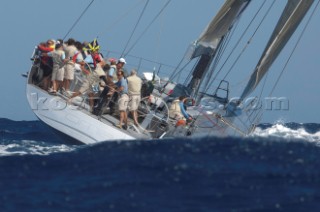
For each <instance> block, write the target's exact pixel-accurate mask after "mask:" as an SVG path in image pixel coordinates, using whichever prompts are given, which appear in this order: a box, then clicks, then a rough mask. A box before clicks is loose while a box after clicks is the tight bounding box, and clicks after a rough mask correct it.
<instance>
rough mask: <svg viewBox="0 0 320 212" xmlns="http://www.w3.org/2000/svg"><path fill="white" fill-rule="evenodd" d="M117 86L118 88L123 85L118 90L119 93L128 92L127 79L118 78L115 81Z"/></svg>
mask: <svg viewBox="0 0 320 212" xmlns="http://www.w3.org/2000/svg"><path fill="white" fill-rule="evenodd" d="M116 85H117V87H118V88H120V87H123V89H122V91H120V92H119V93H120V95H122V94H128V82H127V80H126V79H125V78H124V77H122V79H121V80H119V81H118V82H117V83H116Z"/></svg>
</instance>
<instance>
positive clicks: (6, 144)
mask: <svg viewBox="0 0 320 212" xmlns="http://www.w3.org/2000/svg"><path fill="white" fill-rule="evenodd" d="M76 148H77V146H72V145H65V144H59V145H53V144H50V143H47V142H44V141H42V142H39V141H33V140H3V141H2V142H0V156H16V155H50V154H53V153H61V152H71V151H74V150H75V149H76Z"/></svg>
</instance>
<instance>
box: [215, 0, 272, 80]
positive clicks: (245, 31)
mask: <svg viewBox="0 0 320 212" xmlns="http://www.w3.org/2000/svg"><path fill="white" fill-rule="evenodd" d="M275 1H276V0H274V1H273V3H272V4H271V6H270V7H269V9H268V11H267V13H266V14H265V16H264V17H263V19H262V20H261V22H260V24H259V25H258V27H257V29H256V30H255V32H254V33H253V35H252V36H251V37H250V39H249V40H248V41H247V44H246V46H245V47H244V48H243V50H242V52H241V53H240V55H239V56H238V58H237V59H236V61H235V62H234V63H233V65H232V67H231V68H230V69H229V71H228V72H227V74H226V75H225V76H224V78H223V80H225V79H226V77H227V76H228V75H229V73H230V72H231V70H232V69H233V67H234V66H235V64H236V63H237V61H238V60H239V59H240V57H241V55H242V54H243V52H244V51H245V49H246V48H247V47H248V45H249V44H250V43H251V40H252V39H253V37H254V36H255V34H256V32H257V31H258V29H259V28H260V26H261V25H262V23H263V21H264V19H265V18H266V16H267V14H268V13H269V12H270V10H271V8H272V6H273V5H274V3H275ZM265 3H266V0H265V1H264V2H263V3H262V5H261V6H260V8H259V10H258V11H257V13H256V14H255V15H254V17H253V18H252V19H251V22H250V23H249V25H248V26H247V28H246V29H245V30H244V32H243V33H242V35H241V37H240V38H239V40H238V41H237V43H236V45H235V46H234V47H233V49H232V51H231V52H230V54H229V55H228V57H227V59H226V60H225V62H224V63H223V65H222V66H221V68H220V69H219V71H218V72H217V74H216V77H215V78H213V79H212V80H211V83H210V86H211V85H212V84H213V83H214V81H215V80H216V78H217V76H218V75H219V74H220V72H221V71H222V69H223V67H224V66H225V65H226V63H227V62H228V60H229V58H230V57H231V55H232V54H233V52H234V50H235V49H236V48H237V47H238V45H239V44H240V41H241V40H242V39H243V37H244V35H245V34H246V33H247V31H248V30H249V28H250V26H251V25H252V24H253V21H254V20H255V19H256V17H257V15H258V14H259V13H260V11H261V9H262V8H263V6H264V4H265Z"/></svg>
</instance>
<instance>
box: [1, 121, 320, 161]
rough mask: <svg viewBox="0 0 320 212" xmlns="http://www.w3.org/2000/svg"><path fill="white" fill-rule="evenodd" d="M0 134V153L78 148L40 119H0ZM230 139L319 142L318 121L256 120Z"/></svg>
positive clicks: (166, 141)
mask: <svg viewBox="0 0 320 212" xmlns="http://www.w3.org/2000/svg"><path fill="white" fill-rule="evenodd" d="M0 136H1V139H0V156H10V155H50V154H54V153H64V152H71V151H75V150H77V149H78V148H81V147H80V146H77V145H71V144H70V143H67V142H65V141H64V140H62V139H61V138H60V137H58V136H56V135H55V134H54V133H53V132H52V131H51V130H50V128H47V127H46V126H45V125H44V124H42V123H41V122H40V121H11V120H8V119H0ZM230 139H232V140H237V141H243V140H246V141H249V142H250V141H251V140H254V141H258V142H259V141H261V142H262V143H263V142H271V141H273V140H276V141H280V142H288V141H292V140H302V141H306V142H312V143H316V145H318V144H319V145H320V124H316V123H314V124H312V123H310V124H299V123H285V124H284V123H276V124H269V123H266V124H260V125H259V126H258V127H257V128H256V130H255V131H254V133H253V134H252V135H251V136H249V137H247V138H229V140H230ZM178 140H180V139H178ZM188 140H195V139H188ZM196 140H199V139H196ZM200 140H201V139H200ZM205 140H208V139H202V141H204V142H205ZM209 140H214V141H215V142H218V141H220V140H224V139H222V138H211V139H209ZM147 142H148V141H147ZM153 142H154V141H153ZM111 143H113V144H116V145H118V146H119V142H105V143H103V144H102V145H103V146H107V147H108V148H109V147H110V146H113V144H111ZM120 143H127V142H120ZM129 143H130V142H129ZM140 143H141V142H139V141H138V142H131V144H132V145H140ZM159 143H160V144H161V143H174V142H172V140H171V139H168V140H164V141H162V142H159ZM131 144H130V145H131ZM142 144H146V142H142ZM172 145H174V144H172ZM85 148H88V149H91V148H93V147H92V145H87V146H86V147H85Z"/></svg>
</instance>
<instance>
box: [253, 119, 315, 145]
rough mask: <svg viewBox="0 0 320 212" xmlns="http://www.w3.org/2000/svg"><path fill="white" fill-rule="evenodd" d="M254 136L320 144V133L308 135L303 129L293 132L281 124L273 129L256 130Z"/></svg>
mask: <svg viewBox="0 0 320 212" xmlns="http://www.w3.org/2000/svg"><path fill="white" fill-rule="evenodd" d="M253 136H259V137H265V138H266V137H279V138H285V139H302V140H306V141H309V142H319V143H320V132H316V133H314V134H312V133H308V132H307V131H306V130H305V129H304V128H303V127H301V128H299V129H296V130H293V129H290V128H288V127H286V126H284V125H283V124H281V123H277V124H274V125H273V126H272V127H270V128H267V129H261V128H259V127H258V128H256V130H255V131H254V133H253Z"/></svg>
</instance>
